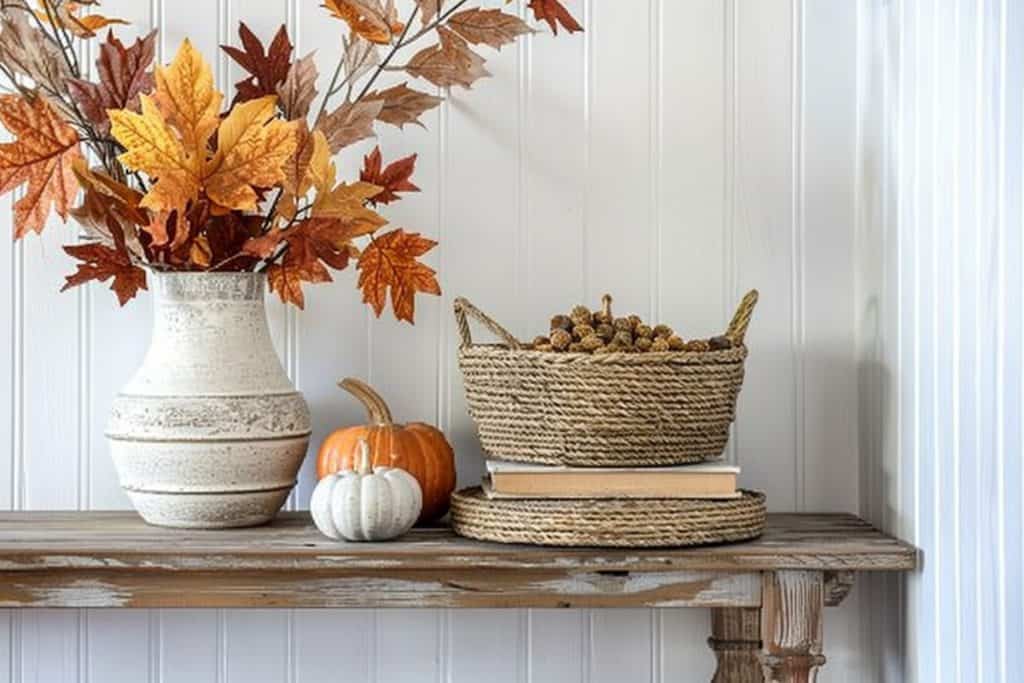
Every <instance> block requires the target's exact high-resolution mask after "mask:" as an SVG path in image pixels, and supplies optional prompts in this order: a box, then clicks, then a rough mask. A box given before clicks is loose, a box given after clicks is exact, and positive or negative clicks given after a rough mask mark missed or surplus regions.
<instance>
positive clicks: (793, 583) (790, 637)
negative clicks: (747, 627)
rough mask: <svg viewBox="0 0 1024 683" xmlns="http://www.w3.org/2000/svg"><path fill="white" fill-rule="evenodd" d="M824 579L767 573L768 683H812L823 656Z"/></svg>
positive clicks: (764, 633) (764, 631)
mask: <svg viewBox="0 0 1024 683" xmlns="http://www.w3.org/2000/svg"><path fill="white" fill-rule="evenodd" d="M824 583H825V582H824V577H823V575H822V573H821V572H814V571H778V572H765V573H764V577H763V584H762V590H761V638H762V644H761V652H760V655H759V658H760V660H761V667H762V669H763V670H764V680H765V681H766V683H813V682H814V681H816V680H817V678H818V667H820V666H821V665H823V664H824V663H825V658H824V657H823V656H822V654H821V620H822V610H823V608H824V606H825V590H824Z"/></svg>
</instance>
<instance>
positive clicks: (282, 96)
mask: <svg viewBox="0 0 1024 683" xmlns="http://www.w3.org/2000/svg"><path fill="white" fill-rule="evenodd" d="M313 56H314V53H312V52H310V53H309V54H308V55H306V56H305V57H303V58H302V59H300V60H298V61H297V62H295V63H294V64H292V66H291V68H290V69H289V70H288V75H287V76H285V79H284V82H283V83H281V85H279V86H277V96H278V98H279V100H278V105H279V106H280V107H281V111H283V112H284V117H285V118H286V119H288V120H290V121H294V120H296V119H305V118H306V116H307V115H308V114H309V107H310V105H311V104H312V103H313V100H314V99H315V98H316V93H317V90H316V78H317V75H318V74H317V70H316V62H315V61H314V60H313Z"/></svg>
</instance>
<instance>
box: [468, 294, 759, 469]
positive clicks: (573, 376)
mask: <svg viewBox="0 0 1024 683" xmlns="http://www.w3.org/2000/svg"><path fill="white" fill-rule="evenodd" d="M756 303H757V292H756V291H751V292H750V293H748V294H747V295H746V296H745V297H744V298H743V301H742V303H741V304H740V306H739V308H738V309H737V311H736V315H735V316H734V317H733V319H732V322H731V323H730V324H729V329H728V330H727V332H726V333H725V335H724V336H726V337H728V338H729V340H730V341H731V342H732V347H731V348H728V349H722V350H717V351H667V352H661V353H607V354H603V355H592V354H587V353H556V352H550V351H534V350H532V349H530V348H527V347H526V346H525V345H524V344H522V343H521V342H519V341H518V340H517V339H516V338H515V337H514V336H512V334H511V333H509V332H508V331H507V330H506V329H505V328H504V327H502V326H501V325H499V324H498V323H497V322H495V321H494V320H493V319H492V318H491V317H489V316H488V315H486V314H485V313H483V312H481V311H480V310H479V309H478V308H476V307H475V306H473V305H472V304H471V303H470V302H469V301H467V300H465V299H461V298H460V299H456V301H455V318H456V322H457V323H458V326H459V334H460V336H461V344H460V348H459V366H460V367H461V368H462V376H463V381H464V384H465V388H466V403H467V407H468V409H469V414H470V415H471V416H472V417H473V420H474V421H475V422H476V426H477V431H478V432H479V435H480V445H481V447H482V448H483V449H484V451H486V452H487V453H489V454H490V455H491V456H493V457H495V458H500V459H503V460H513V461H517V462H527V463H535V464H543V465H571V466H577V467H641V466H647V465H649V466H655V465H662V466H666V465H682V464H686V463H693V462H700V461H703V460H711V459H714V458H717V457H719V456H721V454H722V451H723V450H724V449H725V445H726V442H727V441H728V439H729V425H730V424H732V421H733V418H734V417H735V415H736V397H737V395H738V394H739V391H740V387H741V386H742V385H743V363H744V360H745V359H746V357H747V347H746V346H745V345H744V344H743V338H744V335H745V334H746V331H747V325H748V324H749V323H750V316H751V314H752V313H753V310H754V305H755V304H756ZM470 318H472V319H473V320H476V321H477V322H479V323H480V324H482V325H483V326H484V327H486V328H487V329H489V330H490V331H491V332H493V333H494V334H495V335H497V336H498V337H499V338H500V339H501V340H502V342H503V343H501V344H474V343H473V338H472V335H471V333H470V329H469V322H468V320H469V319H470Z"/></svg>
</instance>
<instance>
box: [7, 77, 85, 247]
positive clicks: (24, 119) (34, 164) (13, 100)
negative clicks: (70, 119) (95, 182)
mask: <svg viewBox="0 0 1024 683" xmlns="http://www.w3.org/2000/svg"><path fill="white" fill-rule="evenodd" d="M0 123H3V125H4V126H5V127H6V128H7V130H9V131H10V132H11V133H12V134H13V135H14V136H15V138H16V139H15V141H14V142H9V143H4V144H0V194H3V193H5V192H10V191H11V190H13V189H15V188H16V187H20V186H21V185H22V184H24V183H28V191H27V192H26V193H25V196H23V197H22V198H21V199H19V200H18V201H17V203H16V204H15V205H14V218H15V232H14V236H15V237H23V236H24V235H25V234H26V233H28V232H29V231H33V230H34V231H35V232H42V231H43V227H44V226H45V225H46V219H47V218H48V217H49V215H50V209H51V208H53V209H54V210H56V212H57V213H58V214H59V215H60V217H61V218H63V219H65V220H67V216H68V210H69V209H70V208H71V202H72V201H74V198H75V193H76V192H78V181H77V179H76V178H75V174H74V170H73V168H72V167H73V164H74V162H75V161H76V160H77V159H80V158H81V156H82V152H81V150H80V149H79V146H78V134H77V133H76V132H75V129H74V128H72V127H71V126H69V125H68V124H67V123H65V122H64V121H63V120H62V119H61V118H60V117H59V116H58V115H57V113H56V112H55V111H54V110H53V108H52V107H51V106H50V105H49V104H48V103H47V100H46V99H45V98H44V97H42V96H39V97H36V98H35V100H34V101H33V102H29V101H27V100H25V99H23V98H21V97H19V96H18V95H0Z"/></svg>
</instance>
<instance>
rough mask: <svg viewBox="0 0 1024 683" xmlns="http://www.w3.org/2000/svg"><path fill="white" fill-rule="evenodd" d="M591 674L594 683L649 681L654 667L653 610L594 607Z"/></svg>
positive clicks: (590, 678) (651, 678)
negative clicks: (596, 608) (597, 608)
mask: <svg viewBox="0 0 1024 683" xmlns="http://www.w3.org/2000/svg"><path fill="white" fill-rule="evenodd" d="M593 614H594V618H593V623H592V628H593V634H592V636H591V637H592V650H591V653H590V677H589V679H588V680H589V681H592V682H593V683H615V682H616V681H650V680H653V676H654V671H655V666H656V664H655V657H654V654H655V653H654V652H653V650H652V648H653V643H654V642H655V641H654V628H653V624H652V621H651V610H644V609H614V610H613V609H599V610H594V613H593Z"/></svg>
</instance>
